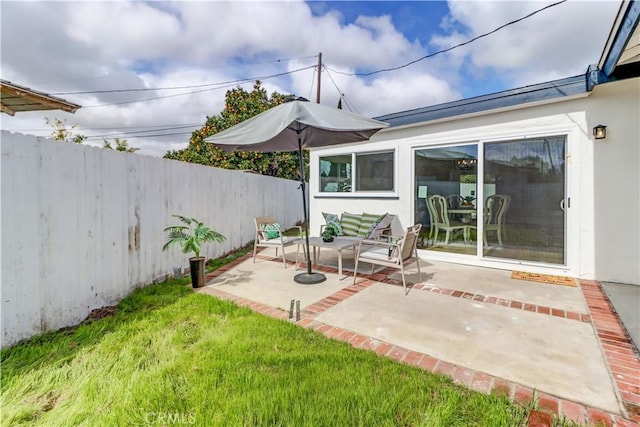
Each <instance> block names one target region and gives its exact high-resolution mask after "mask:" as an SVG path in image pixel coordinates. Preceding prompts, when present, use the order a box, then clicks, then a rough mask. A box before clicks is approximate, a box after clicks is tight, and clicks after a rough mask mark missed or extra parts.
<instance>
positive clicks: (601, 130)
mask: <svg viewBox="0 0 640 427" xmlns="http://www.w3.org/2000/svg"><path fill="white" fill-rule="evenodd" d="M593 136H594V137H595V138H596V139H605V138H606V137H607V127H606V126H605V125H598V126H596V127H594V128H593Z"/></svg>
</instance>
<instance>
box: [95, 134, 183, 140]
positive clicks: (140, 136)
mask: <svg viewBox="0 0 640 427" xmlns="http://www.w3.org/2000/svg"><path fill="white" fill-rule="evenodd" d="M175 135H191V132H172V133H158V134H153V135H133V136H127V137H126V138H123V139H136V138H155V137H160V136H175ZM97 139H104V138H103V137H102V136H99V135H97V136H88V137H87V140H90V141H91V140H97Z"/></svg>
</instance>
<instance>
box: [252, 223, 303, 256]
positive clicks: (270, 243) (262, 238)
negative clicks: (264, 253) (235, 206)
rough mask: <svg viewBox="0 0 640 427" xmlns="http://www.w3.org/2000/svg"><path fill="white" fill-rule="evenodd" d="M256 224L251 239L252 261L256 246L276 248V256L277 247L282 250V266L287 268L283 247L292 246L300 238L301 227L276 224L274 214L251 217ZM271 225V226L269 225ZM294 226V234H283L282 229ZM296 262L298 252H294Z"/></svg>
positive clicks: (256, 249)
mask: <svg viewBox="0 0 640 427" xmlns="http://www.w3.org/2000/svg"><path fill="white" fill-rule="evenodd" d="M253 221H254V223H255V226H256V237H255V239H254V241H253V262H256V254H257V252H258V247H263V248H276V256H278V249H281V250H282V262H283V264H284V268H287V260H286V259H285V256H284V248H286V247H287V246H292V245H294V244H296V243H297V241H298V240H299V239H300V238H302V227H300V226H297V225H294V226H283V225H279V224H277V221H276V218H275V217H274V216H259V217H256V218H254V219H253ZM269 226H271V227H269ZM290 228H296V229H297V231H298V232H297V234H296V235H294V236H285V235H283V234H282V233H283V230H284V229H290ZM297 264H298V253H297V252H296V265H297Z"/></svg>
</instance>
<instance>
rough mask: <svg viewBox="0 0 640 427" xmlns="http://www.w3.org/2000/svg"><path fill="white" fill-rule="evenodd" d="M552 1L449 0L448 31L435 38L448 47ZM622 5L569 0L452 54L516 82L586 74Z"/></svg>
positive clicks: (519, 83)
mask: <svg viewBox="0 0 640 427" xmlns="http://www.w3.org/2000/svg"><path fill="white" fill-rule="evenodd" d="M548 4H551V2H539V1H533V2H531V1H530V2H505V1H493V2H484V1H483V2H471V1H465V0H450V1H449V9H450V16H449V17H447V19H446V20H445V21H444V22H443V29H446V30H447V31H446V34H447V35H445V36H442V35H438V36H434V37H433V38H432V39H431V42H432V43H433V44H434V45H436V46H438V47H439V48H447V47H450V46H453V45H455V44H458V43H460V42H461V41H463V40H469V39H471V38H473V37H476V36H478V35H481V34H484V33H487V32H489V31H491V30H493V29H495V28H497V27H499V26H501V25H504V24H505V23H508V22H511V21H514V20H516V19H519V18H521V17H523V16H525V15H527V14H529V13H531V12H533V11H535V10H537V9H540V8H542V7H544V6H545V5H548ZM618 7H619V2H617V1H616V2H613V1H589V2H587V1H568V2H566V3H563V4H560V5H558V6H554V7H551V8H549V9H547V10H545V11H542V12H540V13H538V14H536V15H534V16H532V17H530V18H528V19H525V20H523V21H520V22H518V23H515V24H513V25H510V26H508V27H506V28H504V29H502V30H500V31H498V32H496V33H494V34H492V35H489V36H487V37H485V38H482V39H480V40H478V41H476V42H474V43H472V44H469V45H467V46H465V47H463V48H461V49H457V50H455V51H453V53H451V54H450V57H451V58H452V60H453V61H454V63H458V64H460V63H461V61H462V60H463V59H465V58H466V59H469V60H470V61H471V64H472V66H473V67H475V68H477V69H480V70H492V71H493V72H496V73H499V74H502V75H503V76H504V77H506V78H507V79H509V80H511V81H512V82H513V85H514V86H519V85H524V84H530V83H538V82H543V81H545V80H548V79H555V78H560V77H567V76H571V75H576V74H581V73H584V72H586V70H587V67H588V65H589V64H592V63H597V62H598V59H599V57H600V54H601V52H602V49H603V47H604V43H605V41H606V37H607V36H608V32H609V29H610V27H611V25H612V24H613V19H614V16H615V13H616V12H617V9H618ZM603 24H604V25H603ZM460 26H462V31H459V30H458V29H459V27H460Z"/></svg>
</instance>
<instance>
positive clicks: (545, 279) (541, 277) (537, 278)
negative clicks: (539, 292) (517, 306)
mask: <svg viewBox="0 0 640 427" xmlns="http://www.w3.org/2000/svg"><path fill="white" fill-rule="evenodd" d="M511 278H512V279H519V280H528V281H530V282H540V283H549V284H551V285H562V286H572V287H574V288H575V287H577V286H578V284H577V283H576V280H575V279H574V278H573V277H565V276H553V275H551V274H538V273H525V272H524V271H512V272H511Z"/></svg>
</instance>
